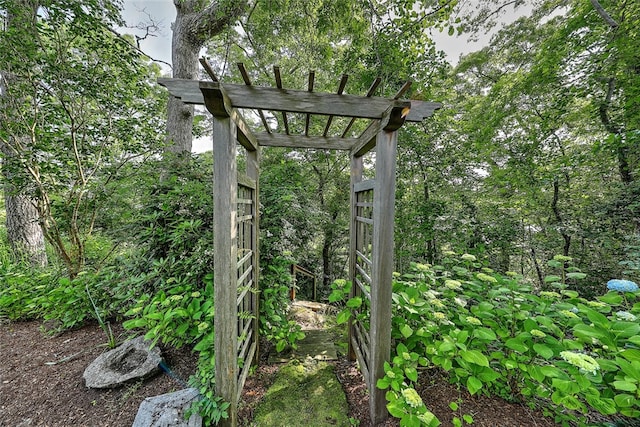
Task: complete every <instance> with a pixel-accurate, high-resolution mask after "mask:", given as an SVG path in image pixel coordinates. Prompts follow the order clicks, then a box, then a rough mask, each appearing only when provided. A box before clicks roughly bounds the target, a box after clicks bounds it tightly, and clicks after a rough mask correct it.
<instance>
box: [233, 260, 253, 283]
mask: <svg viewBox="0 0 640 427" xmlns="http://www.w3.org/2000/svg"><path fill="white" fill-rule="evenodd" d="M252 270H253V265H250V266H249V268H247V269H246V270H245V271H244V272H243V273H242V275H241V276H240V277H239V278H238V280H237V281H236V284H237V285H239V284H240V283H244V279H246V278H247V276H248V275H249V274H251V271H252ZM236 288H237V286H236Z"/></svg>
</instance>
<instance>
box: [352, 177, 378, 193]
mask: <svg viewBox="0 0 640 427" xmlns="http://www.w3.org/2000/svg"><path fill="white" fill-rule="evenodd" d="M375 187H376V181H375V180H373V179H368V180H366V181H362V182H358V183H357V184H355V186H354V188H353V190H354V191H355V192H356V193H362V192H363V191H369V190H373V189H374V188H375Z"/></svg>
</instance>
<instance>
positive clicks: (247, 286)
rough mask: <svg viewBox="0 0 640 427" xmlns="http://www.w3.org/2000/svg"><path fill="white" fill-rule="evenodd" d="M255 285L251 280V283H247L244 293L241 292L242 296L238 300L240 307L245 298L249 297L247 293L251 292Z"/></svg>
mask: <svg viewBox="0 0 640 427" xmlns="http://www.w3.org/2000/svg"><path fill="white" fill-rule="evenodd" d="M252 285H253V280H250V281H249V283H247V284H246V285H245V286H243V287H244V289H243V290H242V292H240V295H238V299H237V300H236V301H237V302H238V305H240V303H241V302H242V300H243V299H244V297H246V296H247V292H249V291H250V290H251V286H252Z"/></svg>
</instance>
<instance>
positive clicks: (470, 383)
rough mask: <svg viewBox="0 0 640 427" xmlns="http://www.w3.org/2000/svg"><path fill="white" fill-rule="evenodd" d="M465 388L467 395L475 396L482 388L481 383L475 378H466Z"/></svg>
mask: <svg viewBox="0 0 640 427" xmlns="http://www.w3.org/2000/svg"><path fill="white" fill-rule="evenodd" d="M467 388H468V389H469V393H471V394H476V393H477V392H478V391H479V390H480V389H481V388H482V381H480V380H479V379H478V378H476V377H469V378H467Z"/></svg>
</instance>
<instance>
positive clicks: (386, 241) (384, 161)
mask: <svg viewBox="0 0 640 427" xmlns="http://www.w3.org/2000/svg"><path fill="white" fill-rule="evenodd" d="M376 140H377V141H376V187H375V189H374V191H373V219H374V224H373V251H372V254H371V324H370V329H369V338H370V340H371V346H370V350H371V361H370V366H369V374H370V378H369V396H370V397H369V405H370V407H369V410H370V416H371V421H372V422H373V425H378V424H379V423H381V422H382V421H384V420H385V419H386V418H387V417H388V413H387V408H386V403H387V402H386V399H385V392H384V390H380V389H379V388H377V387H376V384H377V381H378V380H379V379H381V378H382V377H384V375H385V372H384V363H385V362H388V361H389V359H390V357H391V322H389V319H390V318H391V304H392V293H393V266H394V259H393V258H394V242H393V226H394V215H395V206H394V204H395V188H396V156H397V144H398V132H397V131H391V132H389V131H387V130H386V129H385V128H383V129H382V130H381V132H379V133H378V136H377V138H376Z"/></svg>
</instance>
